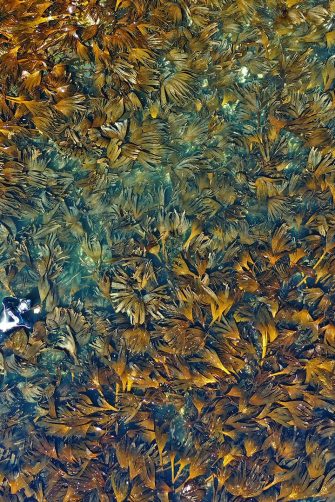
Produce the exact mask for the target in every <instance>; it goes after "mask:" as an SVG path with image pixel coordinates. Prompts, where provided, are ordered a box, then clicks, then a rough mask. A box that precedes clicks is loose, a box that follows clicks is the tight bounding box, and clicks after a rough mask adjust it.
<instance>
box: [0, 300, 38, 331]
mask: <svg viewBox="0 0 335 502" xmlns="http://www.w3.org/2000/svg"><path fill="white" fill-rule="evenodd" d="M2 305H3V311H2V312H1V314H0V335H1V334H3V333H8V332H10V331H12V330H13V329H15V328H27V329H32V327H33V323H32V321H31V319H30V310H31V300H28V299H24V298H15V297H13V296H6V297H5V298H4V299H3V300H2Z"/></svg>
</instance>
